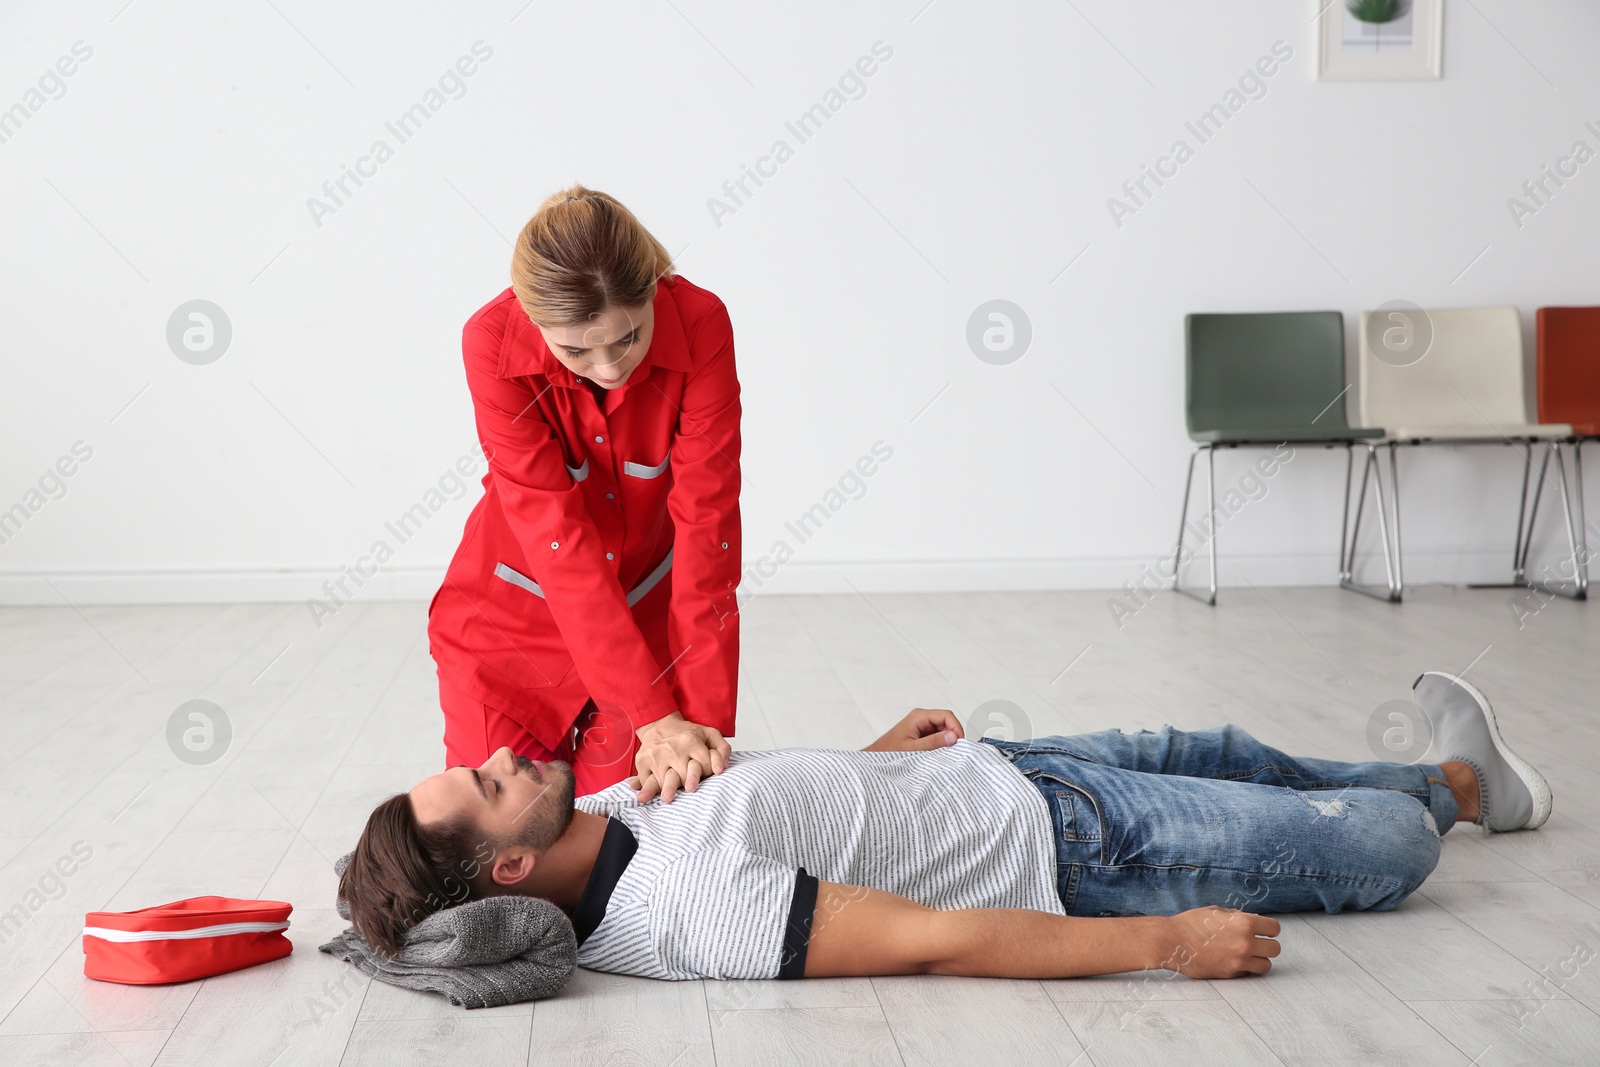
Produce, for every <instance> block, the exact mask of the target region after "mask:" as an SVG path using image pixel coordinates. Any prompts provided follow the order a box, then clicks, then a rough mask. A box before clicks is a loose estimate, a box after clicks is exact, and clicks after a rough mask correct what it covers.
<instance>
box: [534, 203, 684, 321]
mask: <svg viewBox="0 0 1600 1067" xmlns="http://www.w3.org/2000/svg"><path fill="white" fill-rule="evenodd" d="M671 274H672V257H671V256H669V255H667V250H666V248H664V247H663V246H662V244H661V242H660V241H658V240H656V239H655V237H654V236H652V235H651V233H650V231H649V230H647V229H645V228H644V225H643V224H642V223H640V222H639V220H638V219H636V218H634V215H633V212H631V211H629V210H628V209H627V208H625V207H623V206H622V203H621V202H620V201H618V200H617V199H616V198H615V197H613V196H609V195H607V194H606V193H602V192H599V191H597V190H594V189H587V188H585V187H584V186H582V185H574V186H572V187H571V188H570V189H563V190H561V191H560V192H559V193H556V194H555V195H554V196H551V197H549V198H548V199H546V200H545V202H544V203H542V204H540V205H539V210H538V211H535V212H534V213H533V218H531V219H529V220H528V224H527V225H526V226H524V227H522V232H521V233H520V234H518V235H517V244H516V249H515V251H513V252H512V255H511V288H512V290H513V291H514V292H515V293H516V294H517V300H518V301H519V302H520V303H521V304H522V310H523V311H525V312H527V314H528V318H529V319H531V320H532V321H533V322H535V323H536V324H538V325H540V326H572V325H576V324H578V323H582V322H588V321H589V320H590V319H592V318H593V317H594V316H595V315H597V314H599V313H600V312H601V311H604V310H605V309H606V308H608V307H612V306H621V307H638V306H639V305H640V304H644V303H647V302H649V301H650V300H653V299H654V298H655V295H656V280H657V279H658V278H662V277H666V276H669V275H671Z"/></svg>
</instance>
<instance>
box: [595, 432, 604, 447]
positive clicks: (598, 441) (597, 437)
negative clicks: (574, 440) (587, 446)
mask: <svg viewBox="0 0 1600 1067" xmlns="http://www.w3.org/2000/svg"><path fill="white" fill-rule="evenodd" d="M594 443H595V444H597V445H599V444H604V443H605V438H604V437H601V436H600V435H599V434H595V435H594Z"/></svg>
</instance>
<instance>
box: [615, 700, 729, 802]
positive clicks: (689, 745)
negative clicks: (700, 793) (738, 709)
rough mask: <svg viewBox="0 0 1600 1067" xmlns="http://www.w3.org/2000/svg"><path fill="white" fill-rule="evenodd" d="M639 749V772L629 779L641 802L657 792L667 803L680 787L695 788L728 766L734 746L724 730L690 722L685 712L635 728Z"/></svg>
mask: <svg viewBox="0 0 1600 1067" xmlns="http://www.w3.org/2000/svg"><path fill="white" fill-rule="evenodd" d="M635 733H636V734H637V736H638V738H639V750H638V752H636V753H635V754H634V757H633V766H634V770H635V771H637V772H638V773H637V774H635V775H634V776H633V777H632V778H630V779H628V786H629V788H631V789H634V790H636V793H635V797H636V798H637V800H638V801H639V803H641V804H648V803H649V802H650V801H651V799H652V798H654V797H655V796H656V795H657V794H660V796H661V802H662V803H663V804H670V803H672V799H673V797H675V796H677V795H678V790H680V789H685V790H688V791H689V792H691V793H692V792H694V791H695V790H696V789H698V788H699V787H700V781H701V779H703V778H709V777H710V776H711V775H713V774H721V773H722V772H723V771H725V770H727V769H728V757H729V756H731V755H732V754H733V747H732V746H731V745H729V744H728V742H727V741H726V740H724V739H723V736H722V733H721V731H719V730H716V729H715V728H713V727H710V726H701V725H699V724H698V723H692V722H689V721H688V720H687V719H685V718H684V717H683V714H682V713H681V712H677V711H675V712H673V713H672V714H671V715H668V716H666V717H665V718H661V719H657V720H656V721H655V722H652V723H647V724H646V725H644V726H641V727H640V728H639V729H638V730H637V731H635Z"/></svg>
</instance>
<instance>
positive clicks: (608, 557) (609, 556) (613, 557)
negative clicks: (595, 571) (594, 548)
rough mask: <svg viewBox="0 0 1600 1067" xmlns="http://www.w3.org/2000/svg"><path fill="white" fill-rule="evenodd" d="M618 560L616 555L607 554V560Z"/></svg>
mask: <svg viewBox="0 0 1600 1067" xmlns="http://www.w3.org/2000/svg"><path fill="white" fill-rule="evenodd" d="M616 558H617V557H616V556H615V555H613V554H612V553H610V552H607V553H606V559H616Z"/></svg>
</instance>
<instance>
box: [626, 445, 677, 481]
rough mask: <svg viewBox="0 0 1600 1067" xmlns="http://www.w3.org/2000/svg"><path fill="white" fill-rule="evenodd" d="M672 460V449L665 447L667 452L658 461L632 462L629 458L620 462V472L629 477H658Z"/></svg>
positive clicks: (665, 470)
mask: <svg viewBox="0 0 1600 1067" xmlns="http://www.w3.org/2000/svg"><path fill="white" fill-rule="evenodd" d="M671 462H672V449H671V448H668V449H667V454H666V457H665V458H664V459H662V461H661V462H660V463H653V464H652V463H634V462H632V461H631V460H629V461H626V462H624V463H623V464H622V473H623V474H626V475H628V476H629V477H630V478H659V477H661V476H662V475H663V474H665V473H666V472H667V467H668V465H669V464H670V463H671Z"/></svg>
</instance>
